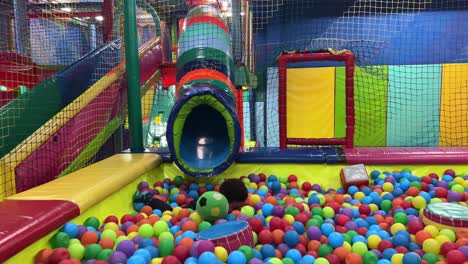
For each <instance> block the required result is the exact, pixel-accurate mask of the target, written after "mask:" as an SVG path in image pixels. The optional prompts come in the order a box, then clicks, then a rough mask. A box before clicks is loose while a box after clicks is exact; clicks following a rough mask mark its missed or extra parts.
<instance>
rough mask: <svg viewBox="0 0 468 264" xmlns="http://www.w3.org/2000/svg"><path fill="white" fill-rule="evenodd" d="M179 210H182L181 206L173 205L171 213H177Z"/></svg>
mask: <svg viewBox="0 0 468 264" xmlns="http://www.w3.org/2000/svg"><path fill="white" fill-rule="evenodd" d="M180 210H182V207H175V208H174V209H172V214H173V215H179V212H180Z"/></svg>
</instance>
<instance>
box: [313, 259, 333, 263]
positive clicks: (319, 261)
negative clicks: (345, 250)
mask: <svg viewBox="0 0 468 264" xmlns="http://www.w3.org/2000/svg"><path fill="white" fill-rule="evenodd" d="M314 263H315V264H330V262H329V261H328V259H326V258H317V259H316V260H315V262H314Z"/></svg>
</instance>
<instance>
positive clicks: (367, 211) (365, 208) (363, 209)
mask: <svg viewBox="0 0 468 264" xmlns="http://www.w3.org/2000/svg"><path fill="white" fill-rule="evenodd" d="M370 212H371V208H370V206H368V205H367V204H361V205H360V206H359V213H361V214H363V215H369V214H370Z"/></svg>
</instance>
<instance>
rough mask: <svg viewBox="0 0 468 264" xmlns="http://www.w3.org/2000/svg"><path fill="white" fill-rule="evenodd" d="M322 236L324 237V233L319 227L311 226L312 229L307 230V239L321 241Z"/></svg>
mask: <svg viewBox="0 0 468 264" xmlns="http://www.w3.org/2000/svg"><path fill="white" fill-rule="evenodd" d="M321 236H322V231H321V230H320V228H318V227H317V226H311V227H309V228H307V237H308V238H309V239H310V240H318V241H320V237H321Z"/></svg>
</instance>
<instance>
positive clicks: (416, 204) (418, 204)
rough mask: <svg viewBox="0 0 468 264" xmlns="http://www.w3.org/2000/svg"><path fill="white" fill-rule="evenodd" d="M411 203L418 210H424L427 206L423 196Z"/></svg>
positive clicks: (415, 198) (417, 197)
mask: <svg viewBox="0 0 468 264" xmlns="http://www.w3.org/2000/svg"><path fill="white" fill-rule="evenodd" d="M411 202H412V203H413V206H414V208H416V209H421V208H424V207H425V206H426V199H424V198H423V197H421V196H416V197H414V198H413V200H412V201H411Z"/></svg>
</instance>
